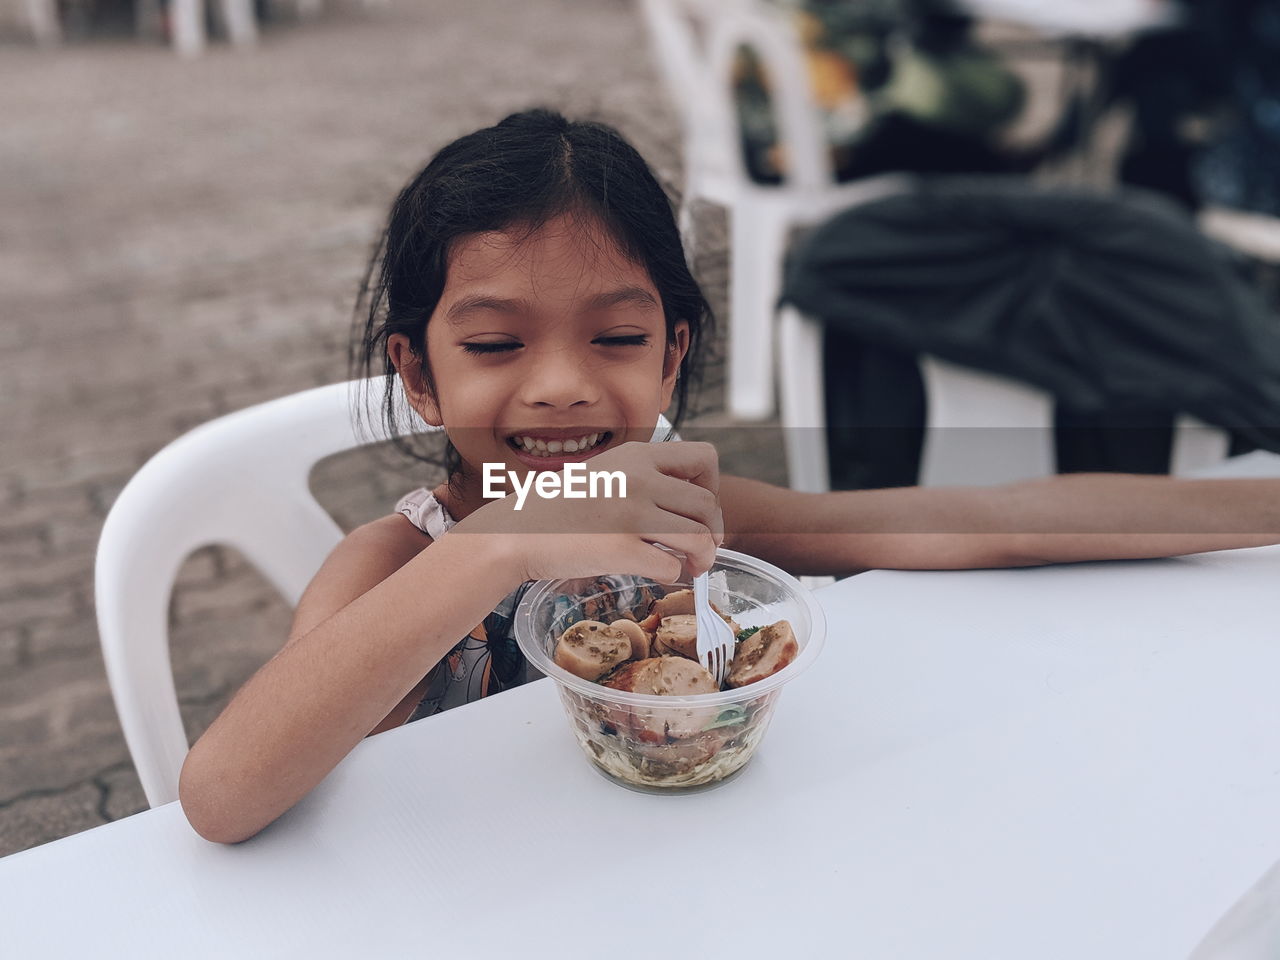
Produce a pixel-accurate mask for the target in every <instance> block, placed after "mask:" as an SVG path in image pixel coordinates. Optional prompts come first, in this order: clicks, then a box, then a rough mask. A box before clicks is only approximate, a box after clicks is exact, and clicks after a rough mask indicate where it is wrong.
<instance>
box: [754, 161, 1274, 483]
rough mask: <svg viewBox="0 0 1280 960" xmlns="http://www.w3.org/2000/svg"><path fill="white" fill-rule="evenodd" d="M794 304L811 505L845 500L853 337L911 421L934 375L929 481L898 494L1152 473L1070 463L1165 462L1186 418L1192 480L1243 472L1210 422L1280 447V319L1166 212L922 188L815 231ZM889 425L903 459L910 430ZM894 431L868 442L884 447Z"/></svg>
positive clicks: (804, 468)
mask: <svg viewBox="0 0 1280 960" xmlns="http://www.w3.org/2000/svg"><path fill="white" fill-rule="evenodd" d="M787 297H788V299H789V300H790V301H791V303H792V304H793V306H789V307H787V308H785V309H784V310H783V311H782V313H781V315H780V317H779V339H780V346H779V358H780V364H779V377H780V384H779V387H780V397H781V402H782V424H783V427H784V442H785V444H786V447H787V453H788V463H789V467H790V472H791V480H792V485H793V486H795V487H797V488H799V489H805V490H824V489H828V488H829V484H830V483H831V470H830V469H829V467H830V466H832V465H833V464H832V462H831V460H830V453H831V450H829V449H828V440H829V438H828V435H827V428H829V427H839V426H841V424H838V423H833V422H832V419H831V416H830V415H829V413H828V407H829V403H830V402H831V398H832V390H839V389H840V386H841V384H842V383H843V384H848V383H849V382H850V381H854V380H857V379H858V378H859V377H862V376H865V374H866V370H865V369H862V368H859V369H848V370H837V369H833V368H832V362H831V360H830V359H826V360H825V361H824V341H827V338H828V337H829V336H830V335H831V333H832V332H833V331H838V332H841V333H844V334H847V335H848V336H849V337H853V338H856V339H858V340H859V341H860V342H863V343H866V344H869V345H871V346H872V347H873V348H875V349H878V350H881V351H883V352H882V353H879V354H876V355H875V356H876V357H881V358H886V360H891V361H892V362H893V364H896V365H895V366H893V369H892V375H891V377H890V378H889V379H888V380H887V381H886V382H887V383H888V387H889V389H890V390H891V392H894V393H895V396H896V398H897V401H898V402H900V403H901V404H902V405H905V406H910V403H911V400H912V395H911V392H910V389H909V387H904V386H903V385H902V384H901V383H899V381H902V380H903V379H905V378H904V377H903V376H902V375H901V374H902V371H903V370H904V369H907V367H906V366H903V364H906V365H908V366H910V367H911V368H912V369H911V371H910V372H911V374H912V375H915V371H914V366H915V364H916V360H915V359H912V358H918V369H919V374H918V378H919V381H920V382H921V383H922V384H923V400H922V402H921V403H920V404H919V407H920V411H921V416H920V419H921V420H922V421H923V426H924V433H923V444H922V449H921V450H920V453H919V468H918V472H914V473H913V476H911V477H907V478H904V479H901V480H900V481H898V482H906V483H910V482H917V481H918V482H920V483H922V484H926V485H933V484H955V483H993V482H1007V481H1013V480H1018V479H1026V478H1029V477H1034V476H1043V475H1046V474H1050V473H1053V472H1055V471H1056V470H1058V469H1068V470H1070V469H1133V468H1132V467H1126V466H1124V465H1123V464H1122V465H1120V466H1106V465H1103V466H1100V467H1099V466H1092V465H1085V466H1075V467H1072V466H1070V464H1068V465H1067V466H1065V467H1064V461H1069V460H1071V458H1073V457H1075V458H1077V459H1079V458H1081V457H1084V458H1086V459H1087V458H1088V457H1090V456H1098V455H1099V454H1098V453H1097V450H1096V449H1092V448H1090V447H1089V446H1088V444H1087V443H1085V444H1084V445H1083V452H1081V446H1082V445H1081V444H1080V443H1078V442H1077V444H1076V446H1075V447H1072V446H1071V443H1072V441H1073V440H1074V441H1079V438H1080V436H1084V437H1085V438H1086V440H1087V438H1088V435H1089V430H1093V431H1094V432H1095V433H1096V434H1097V435H1099V436H1101V437H1102V439H1103V441H1105V442H1102V443H1101V444H1099V443H1095V444H1094V447H1100V448H1102V449H1103V454H1102V455H1104V456H1106V455H1109V456H1113V457H1119V458H1120V459H1122V460H1123V459H1124V458H1125V457H1127V456H1129V455H1130V454H1131V452H1132V451H1130V450H1129V449H1126V447H1145V448H1149V449H1145V450H1141V451H1139V452H1140V453H1141V454H1142V455H1143V456H1145V457H1146V458H1147V460H1148V462H1149V461H1150V460H1151V459H1152V458H1156V459H1158V457H1159V456H1160V454H1159V450H1158V447H1159V443H1160V431H1161V429H1162V423H1163V429H1164V430H1166V431H1167V430H1168V426H1169V424H1170V422H1172V421H1174V420H1175V419H1176V424H1174V429H1173V441H1172V444H1171V451H1170V452H1168V454H1167V461H1166V462H1167V469H1168V470H1169V471H1170V472H1172V473H1175V474H1183V473H1188V472H1192V471H1194V470H1197V469H1200V468H1203V467H1205V466H1207V465H1209V464H1211V463H1213V462H1216V461H1217V460H1220V459H1222V458H1223V457H1225V456H1227V454H1228V452H1229V450H1230V446H1231V438H1230V437H1229V436H1228V434H1227V432H1226V431H1225V430H1223V429H1213V428H1211V427H1209V426H1206V424H1214V425H1217V426H1220V427H1225V428H1230V429H1231V430H1232V431H1234V432H1235V433H1236V439H1237V440H1238V441H1241V442H1242V444H1255V445H1258V446H1263V447H1266V448H1268V449H1275V448H1277V446H1280V320H1277V318H1276V316H1275V315H1274V313H1273V312H1272V311H1270V310H1269V309H1268V307H1267V305H1266V304H1265V303H1264V302H1263V300H1262V298H1261V297H1260V296H1258V295H1257V292H1256V291H1254V290H1252V289H1251V288H1250V287H1249V285H1248V284H1247V283H1246V282H1245V281H1243V280H1242V279H1241V278H1240V277H1239V276H1238V275H1237V274H1236V273H1235V269H1234V266H1233V264H1232V262H1231V260H1230V258H1229V257H1227V256H1226V255H1225V254H1224V253H1223V252H1221V251H1220V250H1218V249H1217V248H1216V247H1215V246H1214V245H1213V244H1212V243H1211V242H1210V241H1209V240H1207V239H1206V238H1205V237H1203V236H1202V235H1201V234H1200V233H1199V232H1198V231H1196V229H1195V227H1194V222H1193V221H1192V219H1191V218H1190V217H1188V216H1186V215H1185V214H1184V213H1183V212H1182V211H1180V210H1179V209H1177V208H1176V207H1175V206H1173V205H1172V204H1169V203H1166V202H1164V201H1161V200H1160V199H1159V198H1156V197H1154V196H1152V195H1148V194H1142V193H1137V192H1128V193H1124V192H1119V193H1115V194H1101V193H1097V192H1085V191H1078V190H1061V189H1057V190H1055V189H1046V188H1037V187H1035V186H1033V185H1032V184H1030V183H1028V182H1026V181H1025V180H1020V179H1015V178H1003V177H988V178H980V177H974V178H918V179H917V180H916V181H915V182H914V185H913V186H912V187H911V188H910V189H908V190H905V191H903V192H901V193H899V194H897V195H895V196H891V197H885V198H880V199H878V200H876V201H872V202H869V203H866V204H863V205H862V206H860V207H857V208H853V209H851V210H849V211H846V212H844V213H842V214H840V215H838V216H837V217H836V218H833V220H832V221H829V222H828V223H827V224H824V225H823V226H822V227H819V228H818V229H817V230H815V231H813V232H812V233H811V234H809V235H808V236H807V237H806V238H805V239H804V241H803V242H802V244H801V245H800V248H799V250H798V251H797V253H796V256H795V261H794V262H793V264H792V269H791V272H790V274H789V277H788V285H787ZM819 317H820V318H821V320H822V321H825V322H826V323H827V324H828V325H830V326H831V327H832V330H825V329H824V326H823V323H822V322H820V320H819V319H818V318H819ZM824 367H825V368H826V380H825V383H824V377H823V372H824ZM1064 408H1065V410H1066V412H1065V413H1064ZM1081 411H1083V412H1085V413H1087V414H1094V413H1101V414H1103V416H1102V417H1101V418H1098V417H1091V416H1084V417H1081V416H1079V415H1078V414H1079V413H1080V412H1081ZM1108 412H1112V413H1114V414H1115V415H1114V416H1113V417H1112V418H1111V419H1110V420H1108V419H1107V417H1106V416H1105V415H1106V414H1107V413H1108ZM882 413H883V408H882V411H881V413H880V414H877V415H880V416H881V419H882V421H883V422H885V423H887V424H888V425H889V426H888V428H887V431H886V432H888V433H890V434H892V435H893V437H894V438H895V441H896V442H897V446H898V448H899V451H898V452H901V448H905V447H908V446H909V445H910V439H911V438H910V435H909V429H908V426H909V425H906V424H904V422H903V421H901V420H897V419H893V418H892V417H888V418H885V417H883V416H882ZM1081 423H1084V424H1086V426H1087V428H1081V427H1080V424H1081ZM1055 425H1056V426H1057V428H1058V429H1057V431H1056V432H1055ZM863 426H864V427H865V426H866V424H864V425H863ZM876 426H877V424H872V425H871V427H870V428H869V429H863V430H862V432H861V437H862V438H863V439H866V438H868V437H871V438H872V439H874V435H875V433H876V430H875V427H876ZM1064 434H1065V440H1064ZM1108 448H1109V449H1108ZM832 449H834V447H833V448H832ZM1153 451H1154V452H1153ZM844 453H845V454H849V453H850V451H849V450H848V449H846V450H844ZM853 453H854V455H855V456H856V455H857V452H856V451H854V452H853ZM834 465H835V466H841V465H842V464H840V463H836V464H834ZM1163 469H1165V464H1157V465H1155V466H1149V465H1148V466H1144V467H1143V468H1141V470H1142V472H1158V471H1160V470H1163ZM870 485H886V484H883V483H881V484H870Z"/></svg>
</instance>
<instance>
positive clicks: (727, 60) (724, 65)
mask: <svg viewBox="0 0 1280 960" xmlns="http://www.w3.org/2000/svg"><path fill="white" fill-rule="evenodd" d="M642 9H643V11H644V18H645V23H646V25H647V27H648V31H649V36H650V38H651V41H652V45H653V51H654V54H655V56H656V59H657V62H658V65H659V68H660V72H661V74H662V77H663V80H664V81H665V84H666V88H667V93H668V96H669V97H670V99H671V101H672V102H673V103H674V104H675V106H676V108H677V111H678V113H679V116H680V125H681V131H682V136H683V145H684V151H683V158H684V167H685V184H684V191H683V194H682V196H681V202H680V225H681V231H682V233H683V234H684V237H685V245H686V250H687V252H688V254H689V256H690V257H692V256H693V251H694V241H695V237H694V232H693V223H694V221H693V214H692V208H693V204H694V203H695V202H697V201H699V200H702V201H708V202H711V203H715V204H718V205H721V206H723V207H725V208H726V209H727V211H728V216H729V232H730V241H729V319H730V325H729V347H728V368H727V374H726V375H727V379H728V395H727V401H726V405H727V407H728V409H729V411H730V413H731V414H732V415H733V416H735V417H739V418H742V419H749V420H757V419H764V418H766V417H768V416H770V415H771V414H772V413H773V410H774V392H773V367H774V362H773V326H774V311H775V304H776V303H777V300H778V296H779V294H780V292H781V288H782V272H781V269H782V267H781V265H782V260H783V256H784V253H785V250H786V245H787V242H788V238H789V235H790V232H791V230H792V229H793V228H794V227H796V226H801V225H805V224H812V223H816V222H818V221H819V220H821V219H823V218H825V217H827V216H830V215H831V214H832V213H834V212H836V211H837V210H839V209H841V208H843V207H845V206H848V205H849V204H851V203H855V202H857V201H859V200H860V199H862V198H863V197H864V196H865V195H866V193H867V187H866V186H865V185H863V184H859V183H839V182H837V180H836V177H835V174H834V172H833V169H832V162H831V156H830V153H829V152H828V150H827V148H826V138H825V136H824V134H823V131H822V126H821V122H820V120H819V118H818V116H817V115H816V112H815V105H814V102H813V94H812V92H811V87H810V76H809V68H808V66H807V64H806V60H805V51H804V46H803V44H802V42H801V40H800V37H799V36H798V34H797V28H796V24H795V22H794V20H793V19H792V18H791V17H790V16H789V15H788V12H787V11H785V10H783V9H780V8H779V7H777V6H773V5H770V4H768V3H765V2H761V0H642ZM743 47H746V48H749V49H751V50H752V51H754V52H755V54H756V56H757V57H758V58H759V59H760V61H761V62H762V64H763V67H764V70H765V71H766V72H767V74H768V77H769V82H770V96H771V99H772V102H773V105H774V116H775V117H776V118H777V125H778V134H779V143H778V147H779V150H780V151H781V152H782V153H783V154H785V157H786V174H785V177H784V179H783V181H782V182H781V183H778V184H762V183H760V182H758V181H756V180H755V179H753V178H752V177H751V176H750V174H749V172H748V171H747V169H746V166H745V164H744V160H743V155H742V139H741V136H740V134H739V128H738V117H737V105H736V103H735V101H734V87H733V78H734V70H735V62H736V58H737V56H738V54H739V51H740V50H741V48H743Z"/></svg>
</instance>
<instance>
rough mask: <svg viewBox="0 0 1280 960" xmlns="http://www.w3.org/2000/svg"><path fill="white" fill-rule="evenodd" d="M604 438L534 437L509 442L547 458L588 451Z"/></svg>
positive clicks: (594, 434)
mask: <svg viewBox="0 0 1280 960" xmlns="http://www.w3.org/2000/svg"><path fill="white" fill-rule="evenodd" d="M603 438H604V434H603V433H589V434H587V435H586V436H583V437H571V438H569V439H568V440H538V439H536V438H534V437H521V436H515V437H512V438H511V442H512V443H514V444H515V445H516V446H517V447H522V448H524V450H526V451H527V452H529V453H532V454H533V455H534V456H539V457H549V456H554V455H555V454H558V453H560V452H562V451H563V452H564V453H582V452H583V451H585V450H590V449H591V448H592V447H594V446H595V445H596V444H598V443H599V442H600V441H601V440H602V439H603Z"/></svg>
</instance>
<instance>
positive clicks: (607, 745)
mask: <svg viewBox="0 0 1280 960" xmlns="http://www.w3.org/2000/svg"><path fill="white" fill-rule="evenodd" d="M610 579H612V580H616V581H628V582H629V583H633V584H643V585H647V586H648V587H650V588H651V589H652V590H653V591H654V593H655V595H656V596H661V595H663V594H664V593H669V592H672V591H674V590H679V589H682V588H684V587H687V586H688V584H676V585H660V584H655V583H653V582H652V581H647V580H643V579H641V578H617V577H615V578H610ZM636 592H637V591H636V590H635V589H634V588H632V589H627V588H624V587H621V585H620V588H619V589H605V588H604V587H603V586H602V584H601V582H600V580H597V579H590V578H588V579H578V580H543V581H540V582H538V583H536V584H534V585H533V586H532V587H530V588H529V590H528V591H526V593H525V595H524V598H523V600H522V601H521V603H520V606H519V608H518V609H517V610H516V617H515V635H516V642H517V643H519V644H520V649H521V651H523V653H524V655H525V657H527V658H528V660H529V662H530V663H531V664H533V666H534V667H535V668H536V669H537V670H539V671H540V672H542V673H543V674H545V675H546V676H548V677H551V678H552V679H554V680H555V681H556V685H557V687H558V689H559V691H560V699H561V701H562V702H563V703H564V708H565V713H566V715H567V716H568V718H569V723H570V726H571V727H572V728H573V732H574V734H575V735H576V736H577V738H578V743H579V744H580V745H581V746H582V750H583V752H584V753H585V754H586V755H587V759H588V760H590V761H591V762H592V764H593V765H594V766H595V767H596V769H598V770H599V771H600V772H601V773H603V774H604V775H605V776H606V777H608V778H609V779H610V780H613V781H614V782H615V783H620V784H622V785H623V786H627V787H631V788H634V789H638V790H643V791H646V792H656V793H671V792H677V791H686V792H687V791H692V790H699V789H706V788H708V787H711V786H715V785H718V784H721V783H723V782H725V781H726V780H727V779H728V778H730V777H731V776H733V775H734V774H736V773H738V772H739V771H740V770H741V769H742V768H743V766H744V765H745V764H746V762H747V761H748V760H750V759H751V756H752V754H753V753H755V750H756V747H758V746H759V745H760V741H761V740H762V739H763V738H764V735H765V731H766V730H767V729H768V726H769V720H770V718H771V717H772V715H773V710H774V707H775V706H776V704H777V701H778V696H779V695H780V694H781V692H782V687H783V685H784V684H786V683H787V681H789V680H791V679H792V678H793V677H796V676H798V675H799V674H800V673H801V672H802V671H804V670H805V669H806V668H807V667H808V666H809V665H810V664H811V663H813V661H814V659H815V658H816V657H817V656H818V653H819V651H820V650H821V649H822V642H823V639H824V638H825V636H826V620H825V618H824V617H823V614H822V608H821V607H820V606H818V603H817V601H816V600H814V598H813V594H812V593H810V592H809V590H808V589H806V588H805V587H803V586H802V585H801V584H800V583H799V582H798V581H797V580H796V579H795V578H794V577H792V576H790V575H789V574H787V573H785V572H784V571H782V570H779V569H778V568H777V567H775V566H773V565H772V564H768V563H765V562H764V561H763V560H757V559H755V558H754V557H749V556H746V555H745V554H741V553H734V552H733V551H731V550H720V551H719V552H718V553H717V554H716V563H715V566H714V567H712V573H711V600H712V602H713V603H714V604H715V605H716V606H717V607H718V608H719V609H720V610H721V611H723V612H725V613H728V614H730V615H731V616H732V617H733V619H734V620H735V621H736V622H737V624H738V625H739V627H740V628H744V629H745V628H747V627H754V626H765V625H767V624H770V623H774V622H776V621H778V620H787V621H789V622H790V623H791V628H792V630H794V631H795V635H796V640H797V642H798V643H799V646H800V652H799V653H798V654H797V655H796V658H795V660H793V661H792V662H791V663H789V664H788V665H787V666H786V667H784V668H783V669H782V670H779V671H778V672H777V673H775V674H774V675H773V676H770V677H766V678H765V679H764V680H761V681H759V682H758V683H753V684H749V685H748V686H745V687H740V688H738V689H736V690H725V691H722V692H720V693H707V694H699V695H696V696H688V697H659V696H654V695H651V694H640V693H629V692H627V691H624V690H614V689H611V688H610V687H605V686H601V685H600V684H598V683H593V682H592V681H590V680H583V679H582V678H581V677H577V676H575V675H573V674H571V673H569V672H568V671H567V670H565V669H563V668H561V667H559V666H557V665H556V664H555V663H554V662H552V659H551V658H552V656H553V654H554V652H555V646H556V641H557V640H558V639H559V637H560V634H561V633H563V632H564V631H565V629H566V628H568V627H569V626H570V625H571V624H573V623H576V622H578V621H579V620H588V619H596V618H597V617H599V613H598V610H599V607H600V604H601V603H602V602H604V603H605V604H607V605H608V606H609V607H610V608H616V612H614V613H613V614H612V615H611V616H608V617H603V618H602V619H617V617H618V616H619V615H621V613H622V612H623V611H625V610H627V609H629V608H628V607H627V606H625V604H626V602H628V601H629V600H630V599H633V598H634V597H635V594H636ZM631 612H632V613H633V614H634V615H635V617H636V618H637V619H643V618H644V616H645V614H646V613H647V612H648V611H647V610H646V609H634V610H632V611H631Z"/></svg>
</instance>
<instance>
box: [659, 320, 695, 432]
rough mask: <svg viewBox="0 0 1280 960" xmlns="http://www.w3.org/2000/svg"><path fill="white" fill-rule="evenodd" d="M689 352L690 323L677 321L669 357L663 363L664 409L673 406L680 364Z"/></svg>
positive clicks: (670, 340)
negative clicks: (672, 400) (672, 398)
mask: <svg viewBox="0 0 1280 960" xmlns="http://www.w3.org/2000/svg"><path fill="white" fill-rule="evenodd" d="M688 352H689V321H687V320H677V321H676V327H675V331H674V333H673V335H672V337H671V338H670V339H668V340H667V355H666V356H665V357H664V358H663V361H662V409H663V410H666V409H667V407H669V406H671V397H672V394H674V393H675V390H676V378H677V377H678V376H679V375H680V364H681V363H683V362H684V355H685V354H686V353H688Z"/></svg>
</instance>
